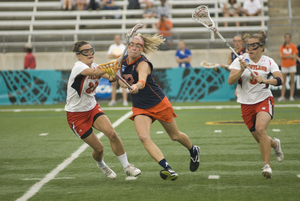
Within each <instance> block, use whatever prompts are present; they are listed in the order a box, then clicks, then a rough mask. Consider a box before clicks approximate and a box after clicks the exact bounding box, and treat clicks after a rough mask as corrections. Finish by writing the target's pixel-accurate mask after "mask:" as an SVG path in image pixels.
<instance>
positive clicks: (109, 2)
mask: <svg viewBox="0 0 300 201" xmlns="http://www.w3.org/2000/svg"><path fill="white" fill-rule="evenodd" d="M102 6H103V7H102V9H103V10H119V7H118V6H115V1H114V0H102ZM105 18H106V17H105V16H103V17H102V19H105ZM118 18H120V15H115V19H118Z"/></svg>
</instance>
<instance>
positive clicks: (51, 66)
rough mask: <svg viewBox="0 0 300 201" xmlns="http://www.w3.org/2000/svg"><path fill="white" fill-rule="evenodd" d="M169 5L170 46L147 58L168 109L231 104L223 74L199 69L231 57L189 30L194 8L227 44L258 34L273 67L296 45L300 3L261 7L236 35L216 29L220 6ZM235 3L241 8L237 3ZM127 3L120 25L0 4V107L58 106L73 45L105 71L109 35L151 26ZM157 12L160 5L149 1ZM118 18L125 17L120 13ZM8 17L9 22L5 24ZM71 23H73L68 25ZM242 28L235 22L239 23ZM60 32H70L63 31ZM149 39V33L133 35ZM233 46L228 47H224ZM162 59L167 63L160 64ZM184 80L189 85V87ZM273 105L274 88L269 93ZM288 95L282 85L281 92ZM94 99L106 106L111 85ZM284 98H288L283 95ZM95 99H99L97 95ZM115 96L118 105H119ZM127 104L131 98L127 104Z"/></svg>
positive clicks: (30, 2) (273, 0)
mask: <svg viewBox="0 0 300 201" xmlns="http://www.w3.org/2000/svg"><path fill="white" fill-rule="evenodd" d="M168 2H169V3H170V4H171V5H172V12H171V20H172V21H173V23H174V29H173V39H174V40H173V46H172V47H171V49H170V50H167V51H158V52H157V53H156V54H151V55H148V56H147V57H148V58H149V59H150V61H152V62H153V64H154V67H155V71H154V76H155V79H156V80H157V82H158V83H159V85H160V86H161V87H162V88H163V90H164V91H165V93H166V94H167V95H168V97H169V98H170V99H171V100H172V101H179V102H182V101H224V100H225V101H228V100H232V99H234V95H233V94H234V86H229V85H228V84H227V77H228V74H229V73H228V72H226V71H225V70H224V69H221V68H218V69H217V70H213V69H202V68H198V67H199V64H200V62H201V61H203V60H207V61H209V62H214V63H227V57H228V54H229V53H230V50H229V49H228V48H226V46H225V44H224V43H223V42H222V41H221V40H220V39H218V38H217V37H216V39H215V40H211V35H210V32H209V31H208V30H207V29H206V28H203V27H202V25H200V24H197V23H195V22H193V20H192V19H191V17H190V16H191V12H192V11H193V8H195V7H196V6H198V5H200V4H206V5H208V6H209V8H210V10H211V16H212V17H213V19H214V21H215V22H216V24H217V26H218V29H219V31H220V32H221V34H222V35H223V36H224V37H225V38H226V39H227V41H228V42H230V43H231V40H232V37H233V36H234V35H236V34H243V33H245V32H247V33H250V34H251V33H257V32H258V31H259V30H265V31H266V32H267V34H268V42H267V48H266V51H265V54H266V55H268V56H270V57H272V58H273V59H274V60H275V61H276V62H277V64H279V65H280V61H281V60H280V57H279V46H280V45H281V44H282V43H283V35H284V33H286V32H290V33H291V34H292V42H293V43H295V44H296V45H298V44H300V36H299V32H300V14H299V12H297V10H299V9H300V2H299V1H296V0H287V1H280V0H269V1H267V0H261V3H262V4H263V9H262V14H263V15H262V16H261V17H257V16H256V17H250V18H247V21H248V24H247V26H246V27H244V26H241V27H235V26H234V22H235V21H236V20H238V21H241V20H243V19H242V17H240V18H233V17H232V18H230V19H228V20H227V21H229V27H223V22H224V19H223V18H222V11H221V8H220V6H219V4H220V3H221V2H225V1H224V0H212V1H205V0H197V1H196V0H193V1H191V0H190V1H185V2H180V1H178V0H169V1H168ZM239 2H241V3H242V2H243V1H242V0H239ZM127 3H128V1H127V0H125V1H120V0H116V4H117V5H118V6H119V7H120V11H117V12H121V13H122V17H121V19H117V20H115V19H113V17H108V19H106V20H105V21H103V20H99V18H100V17H101V16H102V15H108V16H113V15H114V13H111V12H107V11H102V10H100V11H61V10H59V9H58V5H59V2H54V1H50V0H27V1H24V0H17V1H6V0H3V1H1V2H0V9H1V13H0V18H1V23H0V36H2V42H1V43H2V44H1V46H0V51H2V54H0V65H1V66H0V70H1V72H0V84H1V86H2V87H1V89H0V105H10V104H13V105H15V104H42V103H43V104H53V103H58V102H64V101H65V93H66V92H65V91H66V82H67V79H68V75H69V73H70V70H71V68H72V66H73V63H74V62H76V57H75V56H74V54H73V53H72V52H71V49H72V45H73V44H74V42H75V41H76V40H86V41H88V42H90V43H91V44H92V45H93V46H94V47H95V49H96V54H95V62H96V63H105V62H107V61H108V59H107V55H106V54H107V49H108V47H109V45H110V44H112V43H113V40H112V39H113V35H114V34H116V33H119V34H121V35H122V37H123V39H124V37H125V33H126V32H127V31H128V29H129V28H130V27H132V26H133V24H135V23H137V22H138V21H140V22H142V23H154V22H156V20H144V19H140V16H141V13H142V10H127V8H126V5H127ZM155 4H156V5H158V4H159V1H158V0H155ZM122 10H123V11H125V12H122ZM12 16H13V17H12ZM74 17H75V18H74ZM241 22H242V21H241ZM66 24H70V26H67V25H66ZM139 31H140V32H142V33H149V34H153V33H155V32H156V31H155V30H153V29H152V28H147V29H144V30H139ZM181 39H183V40H185V42H186V43H187V47H188V48H190V49H191V50H192V53H193V59H192V66H193V67H194V68H192V69H178V68H177V65H176V62H175V57H174V54H175V50H176V49H177V43H178V41H179V40H181ZM27 42H31V43H32V44H33V53H34V54H35V56H36V60H37V68H36V70H35V71H23V70H22V69H23V58H24V55H25V53H23V52H22V51H23V46H24V44H25V43H27ZM231 45H232V43H231ZM166 58H167V59H166ZM299 72H300V70H299V66H298V73H297V75H296V92H295V98H296V99H297V98H299V94H300V76H299ZM188 79H189V80H188ZM271 89H272V91H273V94H274V96H275V97H278V96H279V92H280V88H279V87H272V88H271ZM287 89H289V85H287ZM97 91H98V94H97V97H98V98H99V99H101V98H102V100H103V99H105V100H109V98H110V93H109V91H110V84H109V83H107V82H105V81H101V82H100V85H99V87H98V88H97ZM287 93H288V92H287ZM100 94H101V95H100ZM120 96H121V95H120V94H118V98H120ZM129 99H130V97H129Z"/></svg>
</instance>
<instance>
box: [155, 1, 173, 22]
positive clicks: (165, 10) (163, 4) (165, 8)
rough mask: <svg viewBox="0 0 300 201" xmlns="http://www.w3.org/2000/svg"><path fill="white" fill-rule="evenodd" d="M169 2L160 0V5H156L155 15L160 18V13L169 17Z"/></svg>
mask: <svg viewBox="0 0 300 201" xmlns="http://www.w3.org/2000/svg"><path fill="white" fill-rule="evenodd" d="M170 9H171V8H170V4H168V3H167V0H160V5H159V6H158V7H157V17H158V18H160V17H161V15H165V16H166V17H170Z"/></svg>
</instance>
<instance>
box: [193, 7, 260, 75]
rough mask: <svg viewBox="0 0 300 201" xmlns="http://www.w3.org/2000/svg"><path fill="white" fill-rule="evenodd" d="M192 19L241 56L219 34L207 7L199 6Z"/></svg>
mask: <svg viewBox="0 0 300 201" xmlns="http://www.w3.org/2000/svg"><path fill="white" fill-rule="evenodd" d="M192 18H193V20H195V21H196V22H199V23H200V24H202V25H203V26H205V27H206V28H208V29H209V30H210V31H212V32H214V33H216V34H217V35H218V36H219V37H220V38H221V39H222V41H223V42H224V43H225V44H226V45H227V47H229V49H230V50H231V51H232V52H233V53H234V54H235V55H236V56H237V57H239V55H238V54H237V53H236V52H235V51H234V49H233V48H232V47H231V46H230V45H229V44H228V42H227V41H226V40H225V38H223V36H222V35H221V34H220V33H219V31H218V30H217V28H216V27H215V23H214V21H213V20H212V19H211V18H210V15H209V10H208V7H207V6H204V5H201V6H198V7H197V8H195V10H194V12H193V13H192ZM247 69H248V70H249V71H250V72H251V74H252V75H253V76H256V74H254V72H253V70H251V68H249V66H248V65H247Z"/></svg>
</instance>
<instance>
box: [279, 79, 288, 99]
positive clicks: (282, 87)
mask: <svg viewBox="0 0 300 201" xmlns="http://www.w3.org/2000/svg"><path fill="white" fill-rule="evenodd" d="M282 77H283V80H282V85H281V96H280V98H279V99H278V101H283V100H285V91H286V89H285V82H286V77H287V73H282Z"/></svg>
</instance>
